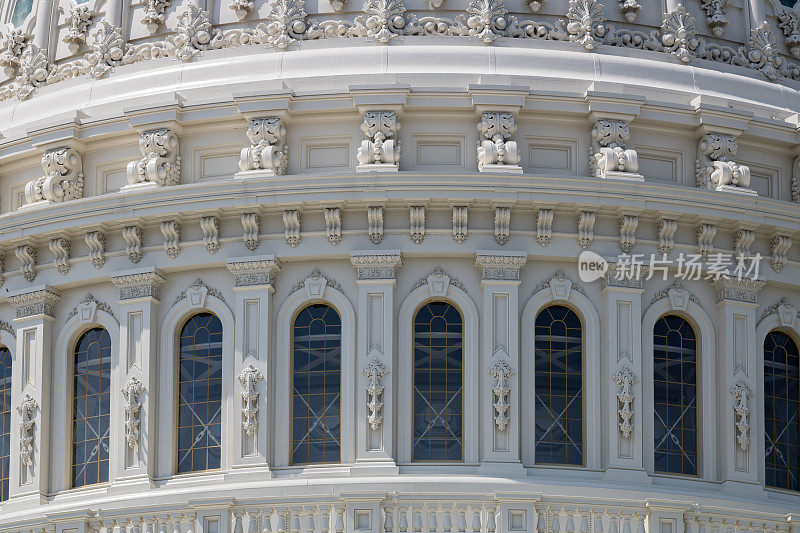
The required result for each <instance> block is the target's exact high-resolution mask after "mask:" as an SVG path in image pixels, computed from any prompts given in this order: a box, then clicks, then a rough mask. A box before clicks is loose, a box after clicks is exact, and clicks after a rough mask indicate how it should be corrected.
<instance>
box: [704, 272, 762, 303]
mask: <svg viewBox="0 0 800 533" xmlns="http://www.w3.org/2000/svg"><path fill="white" fill-rule="evenodd" d="M766 283H767V282H766V281H761V280H754V279H747V278H745V279H734V278H729V279H726V278H720V279H718V280H717V281H715V282H714V283H713V285H714V289H715V290H716V292H717V303H719V302H721V301H723V300H731V301H734V302H742V303H750V304H757V303H758V292H759V291H760V290H761V289H762V288H764V285H766Z"/></svg>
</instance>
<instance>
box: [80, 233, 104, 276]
mask: <svg viewBox="0 0 800 533" xmlns="http://www.w3.org/2000/svg"><path fill="white" fill-rule="evenodd" d="M83 240H84V241H86V246H88V247H89V258H90V259H91V260H92V266H93V267H95V268H97V269H101V268H103V266H104V265H105V264H106V257H105V253H106V235H105V233H103V232H101V231H90V232H88V233H87V234H86V235H84V237H83Z"/></svg>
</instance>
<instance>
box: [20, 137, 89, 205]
mask: <svg viewBox="0 0 800 533" xmlns="http://www.w3.org/2000/svg"><path fill="white" fill-rule="evenodd" d="M42 170H44V175H43V176H41V177H39V178H37V179H35V180H33V181H29V182H28V183H27V184H26V185H25V201H26V202H27V203H28V204H34V203H36V202H50V203H60V202H66V201H69V200H75V199H77V198H82V197H83V162H82V159H81V154H80V153H78V151H77V150H75V149H74V148H71V147H69V146H62V147H60V148H53V149H50V150H47V151H46V152H45V153H44V155H43V156H42Z"/></svg>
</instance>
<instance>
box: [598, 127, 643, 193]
mask: <svg viewBox="0 0 800 533" xmlns="http://www.w3.org/2000/svg"><path fill="white" fill-rule="evenodd" d="M591 135H592V141H593V142H592V146H591V147H589V168H590V169H591V172H592V174H594V175H595V176H597V177H598V178H601V179H605V178H618V179H637V180H638V179H640V176H639V175H638V174H636V172H638V170H639V158H638V155H637V154H636V150H633V149H630V148H627V146H626V145H627V143H628V141H630V138H631V134H630V129H629V127H628V123H627V122H624V121H622V120H612V119H605V118H603V119H600V120H597V121H596V122H595V123H594V127H593V128H592V133H591Z"/></svg>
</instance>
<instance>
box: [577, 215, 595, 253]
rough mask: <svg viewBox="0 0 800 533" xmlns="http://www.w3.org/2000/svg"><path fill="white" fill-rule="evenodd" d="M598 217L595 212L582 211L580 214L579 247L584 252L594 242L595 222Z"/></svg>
mask: <svg viewBox="0 0 800 533" xmlns="http://www.w3.org/2000/svg"><path fill="white" fill-rule="evenodd" d="M596 218H597V215H596V213H595V212H594V211H581V212H580V213H579V214H578V245H579V246H580V247H581V248H583V249H584V250H585V249H586V248H588V247H590V246H591V245H592V241H593V240H594V222H595V219H596Z"/></svg>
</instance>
